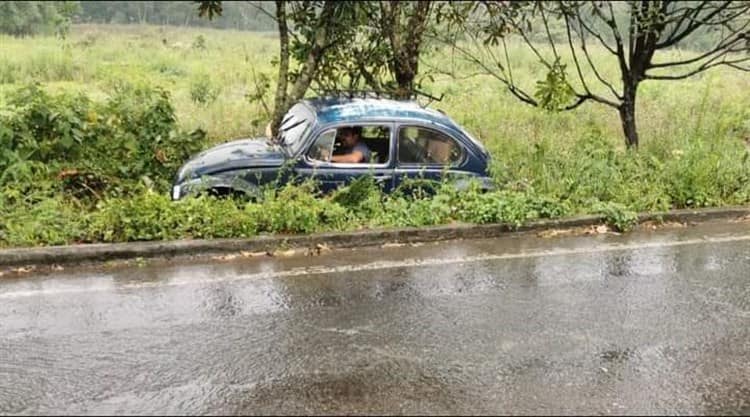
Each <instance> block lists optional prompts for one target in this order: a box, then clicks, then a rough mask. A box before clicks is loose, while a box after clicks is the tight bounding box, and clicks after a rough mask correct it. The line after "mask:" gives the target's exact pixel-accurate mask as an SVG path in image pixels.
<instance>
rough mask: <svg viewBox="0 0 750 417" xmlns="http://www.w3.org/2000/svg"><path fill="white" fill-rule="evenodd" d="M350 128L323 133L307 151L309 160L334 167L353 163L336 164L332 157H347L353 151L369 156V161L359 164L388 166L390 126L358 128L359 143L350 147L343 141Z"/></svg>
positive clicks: (340, 128) (344, 127)
mask: <svg viewBox="0 0 750 417" xmlns="http://www.w3.org/2000/svg"><path fill="white" fill-rule="evenodd" d="M347 128H351V127H350V126H341V127H339V128H338V129H330V130H326V131H324V132H323V133H321V134H320V135H319V136H318V138H317V139H316V140H315V142H314V143H313V144H312V146H310V149H309V150H308V151H307V157H308V159H310V160H312V161H319V162H328V163H330V164H332V165H339V164H345V165H347V166H349V165H350V164H352V163H351V162H334V161H333V160H332V158H331V157H332V156H334V155H345V154H347V153H349V152H352V150H353V149H355V148H356V150H359V151H360V152H363V153H364V154H365V155H368V156H369V158H368V160H367V161H360V162H356V163H357V164H365V165H369V164H376V165H378V164H386V163H388V161H389V159H390V158H389V157H390V143H391V129H390V128H389V127H388V126H381V125H365V126H357V127H356V131H357V136H358V140H357V143H356V144H354V145H351V144H350V145H349V146H347V144H346V143H345V141H344V140H343V136H344V131H345V130H346V129H347Z"/></svg>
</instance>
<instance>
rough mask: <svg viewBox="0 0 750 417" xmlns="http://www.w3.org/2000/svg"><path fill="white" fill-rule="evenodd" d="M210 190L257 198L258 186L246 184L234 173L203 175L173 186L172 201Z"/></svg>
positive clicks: (245, 181) (246, 182)
mask: <svg viewBox="0 0 750 417" xmlns="http://www.w3.org/2000/svg"><path fill="white" fill-rule="evenodd" d="M211 190H226V191H230V192H233V193H240V194H244V195H246V196H248V197H257V196H258V195H259V193H260V188H259V187H258V185H256V184H253V183H251V182H248V181H247V180H245V179H244V178H243V177H242V176H240V175H236V173H221V174H214V175H204V176H202V177H200V178H193V179H190V180H187V181H183V182H181V183H179V184H175V185H173V186H172V200H180V199H182V198H184V197H187V196H190V195H197V194H199V193H201V192H205V191H211Z"/></svg>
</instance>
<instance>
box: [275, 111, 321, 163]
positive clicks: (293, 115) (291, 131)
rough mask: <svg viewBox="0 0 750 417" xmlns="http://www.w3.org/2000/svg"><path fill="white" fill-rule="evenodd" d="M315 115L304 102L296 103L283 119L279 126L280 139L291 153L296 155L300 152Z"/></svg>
mask: <svg viewBox="0 0 750 417" xmlns="http://www.w3.org/2000/svg"><path fill="white" fill-rule="evenodd" d="M314 118H315V116H314V115H313V114H312V113H311V112H310V110H308V108H307V107H306V106H305V105H304V104H302V103H297V104H295V105H294V106H293V107H292V108H291V109H289V111H288V112H287V114H286V115H284V119H283V120H282V121H281V126H280V127H279V139H280V143H281V145H282V146H284V147H285V148H286V149H287V151H288V153H289V155H294V154H296V153H297V152H299V150H300V148H301V147H302V141H303V139H304V138H305V135H306V134H307V131H308V130H309V129H310V127H311V126H312V123H313V120H314Z"/></svg>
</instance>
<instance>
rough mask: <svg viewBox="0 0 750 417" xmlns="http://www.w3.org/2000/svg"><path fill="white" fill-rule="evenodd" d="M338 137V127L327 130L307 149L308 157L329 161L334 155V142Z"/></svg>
mask: <svg viewBox="0 0 750 417" xmlns="http://www.w3.org/2000/svg"><path fill="white" fill-rule="evenodd" d="M335 139H336V129H331V130H326V131H325V132H323V133H321V134H320V136H318V138H317V139H316V140H315V143H313V145H312V146H311V147H310V150H309V151H307V157H308V158H310V159H312V160H314V161H321V162H328V161H330V160H331V155H333V142H334V140H335Z"/></svg>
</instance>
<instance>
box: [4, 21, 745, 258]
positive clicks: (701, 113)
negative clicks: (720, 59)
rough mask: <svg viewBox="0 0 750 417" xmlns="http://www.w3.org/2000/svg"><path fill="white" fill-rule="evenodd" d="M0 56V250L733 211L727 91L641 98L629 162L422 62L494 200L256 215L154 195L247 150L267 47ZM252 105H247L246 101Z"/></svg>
mask: <svg viewBox="0 0 750 417" xmlns="http://www.w3.org/2000/svg"><path fill="white" fill-rule="evenodd" d="M0 44H2V45H3V48H2V50H0V54H2V55H0V212H1V213H3V216H2V217H0V245H3V246H27V245H39V244H63V243H74V242H95V241H105V242H113V241H128V240H153V239H172V238H189V237H194V238H204V237H234V236H236V237H242V236H252V235H256V234H258V233H263V232H273V233H276V232H284V233H308V232H313V231H321V230H350V229H357V228H361V227H380V226H406V225H409V226H419V225H431V224H444V223H450V222H453V221H460V222H476V223H486V222H498V221H503V222H511V223H514V224H521V223H523V222H526V221H528V220H530V219H535V218H543V217H559V216H565V215H572V214H582V213H604V214H606V215H607V216H609V218H610V220H611V222H612V223H613V224H617V225H619V226H620V227H622V228H627V227H628V226H629V225H631V224H632V219H633V217H632V213H633V212H635V211H647V210H666V209H670V208H684V207H707V206H721V205H733V204H744V203H747V202H748V201H750V156H749V155H750V153H749V151H748V145H747V141H748V140H749V139H750V110H748V109H750V96H748V95H747V94H746V91H750V79H748V77H747V75H746V74H743V73H738V72H733V71H723V70H717V71H716V72H713V73H706V74H703V75H702V76H700V77H697V78H693V79H688V80H684V81H678V82H675V83H670V84H649V83H644V84H643V86H642V87H641V88H642V91H641V94H642V95H641V96H639V100H640V101H639V106H638V111H639V117H640V120H641V122H640V123H641V127H642V132H643V133H642V136H643V139H644V140H643V145H642V146H641V148H640V149H639V151H638V152H632V151H627V150H626V149H625V147H624V145H623V144H622V143H621V139H620V126H619V121H618V120H617V118H616V116H613V115H611V114H609V112H607V111H606V110H605V109H600V108H598V107H596V106H589V105H583V106H581V107H579V108H578V109H576V110H574V111H573V112H570V113H546V112H543V111H541V110H538V109H535V108H531V107H526V106H523V105H522V104H519V103H518V102H517V101H516V100H515V99H514V98H513V97H511V96H510V94H509V93H507V92H506V91H505V90H503V88H502V86H501V85H500V84H499V83H498V82H496V81H493V80H492V79H491V78H490V77H486V76H482V77H475V78H469V79H465V80H453V79H451V78H449V77H446V76H441V75H440V74H438V73H437V71H436V70H430V68H433V69H439V68H440V67H441V65H443V64H444V63H445V60H446V59H449V58H446V57H449V56H450V55H449V54H448V53H447V52H446V51H442V50H437V49H431V50H430V51H429V52H428V53H427V55H426V56H425V65H424V68H426V72H428V73H429V72H430V71H432V73H433V76H434V81H429V82H426V83H425V88H426V89H427V90H428V91H430V92H432V93H434V94H435V95H439V94H440V93H445V99H444V100H443V101H442V102H439V103H435V104H433V105H432V106H433V107H437V108H440V109H442V110H445V111H446V112H447V113H448V114H449V115H451V116H452V117H453V118H454V119H455V120H456V121H457V122H459V123H461V124H462V125H464V126H465V127H466V128H467V129H468V130H469V131H470V132H472V133H473V134H474V135H475V136H478V137H479V138H480V139H481V140H482V141H483V142H484V143H485V144H486V145H487V146H488V148H489V149H490V151H491V153H492V155H493V161H494V162H493V163H494V166H493V176H494V179H495V182H496V183H497V185H498V187H499V190H498V191H497V192H493V193H488V194H481V193H478V192H475V191H470V192H463V193H461V194H459V193H457V192H456V191H455V190H453V189H452V188H451V186H450V185H449V184H446V185H444V186H443V188H441V189H440V190H439V192H438V193H437V195H435V196H434V197H426V196H422V195H419V194H417V195H412V196H405V195H401V194H398V193H397V194H395V195H392V196H384V195H382V194H381V193H380V192H379V191H378V190H377V188H376V187H375V186H374V185H373V184H372V183H371V182H370V181H368V180H366V179H363V180H362V181H359V182H357V183H355V184H353V185H352V186H351V187H349V188H346V189H343V190H341V191H340V192H338V193H336V194H334V195H332V196H328V197H321V198H319V197H316V193H315V192H314V184H305V185H304V186H302V187H284V188H281V189H279V190H276V189H275V188H269V189H268V190H266V192H265V193H264V198H263V199H262V200H261V201H259V202H257V203H245V202H239V201H233V200H215V199H211V198H200V199H188V200H185V201H181V202H177V203H173V202H171V201H170V200H169V196H168V185H169V182H170V180H171V179H172V176H173V174H174V171H175V169H176V168H177V167H178V166H179V165H180V164H181V163H182V162H183V161H184V160H185V159H186V158H187V157H188V156H189V155H190V154H192V153H194V152H196V151H197V150H199V149H202V148H205V147H207V146H209V145H210V144H215V143H219V142H223V141H226V140H230V139H233V138H238V137H247V136H253V135H257V134H260V133H261V132H262V128H263V126H264V124H265V123H266V121H267V115H266V113H265V110H264V108H263V107H264V106H263V104H262V103H261V101H263V100H265V102H266V103H268V102H270V100H271V99H272V97H271V96H270V94H271V93H270V92H269V91H268V90H267V89H266V90H264V89H263V88H259V84H262V83H264V82H266V81H267V80H268V79H272V77H273V74H274V72H275V71H276V69H275V68H274V67H273V66H272V65H270V64H268V62H270V60H271V58H272V57H273V55H274V54H275V51H276V49H275V48H276V46H277V42H276V41H275V40H274V39H272V38H269V37H265V36H262V35H257V34H251V33H247V32H244V33H243V32H235V31H218V30H212V29H180V28H158V27H153V26H135V25H133V26H127V27H124V26H122V27H118V26H93V25H80V26H74V28H73V30H72V31H71V33H70V35H69V36H68V37H67V38H66V39H65V40H59V39H57V38H55V37H51V36H49V37H37V38H34V39H16V38H11V37H2V36H0ZM511 53H512V54H513V56H512V59H513V60H514V62H518V63H519V64H518V67H519V68H524V67H527V68H533V65H532V64H533V61H534V59H533V57H532V56H531V55H530V54H528V53H527V52H526V51H525V50H524V49H523V48H521V47H519V48H516V49H511ZM598 53H599V52H597V51H592V54H594V55H595V58H596V56H597V55H596V54H598ZM674 54H676V56H689V52H686V51H674ZM599 56H600V57H601V56H603V54H600V55H599ZM609 65H610V66H609V67H607V66H604V67H603V71H604V72H606V73H608V74H616V71H617V68H616V63H611V64H609ZM460 69H461V68H460V67H459V70H460ZM517 77H518V78H519V80H518V81H519V82H524V83H527V84H529V85H533V83H534V82H535V80H538V79H540V78H542V77H543V76H542V75H540V74H536V73H533V72H532V71H526V72H523V71H519V72H518V74H517ZM35 83H38V84H35ZM260 87H262V86H260ZM264 91H265V92H264ZM257 96H260V98H261V99H262V100H261V101H258V100H251V98H257Z"/></svg>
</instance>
